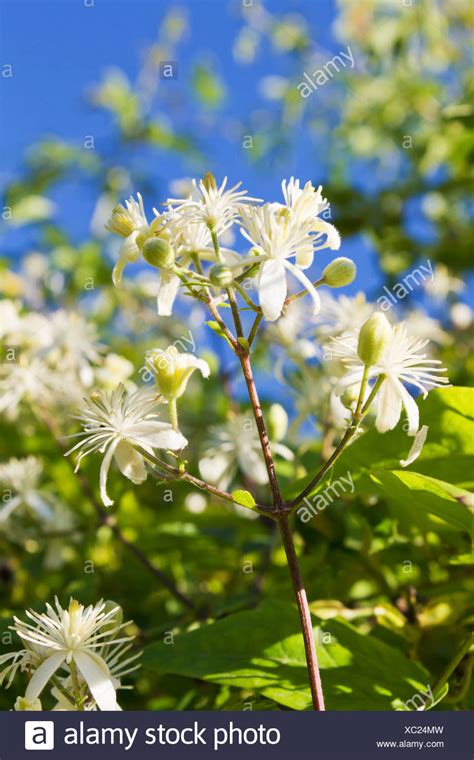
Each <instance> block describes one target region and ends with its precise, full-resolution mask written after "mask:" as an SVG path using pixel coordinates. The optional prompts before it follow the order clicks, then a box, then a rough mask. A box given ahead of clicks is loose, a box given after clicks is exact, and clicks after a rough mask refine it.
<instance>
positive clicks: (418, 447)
mask: <svg viewBox="0 0 474 760" xmlns="http://www.w3.org/2000/svg"><path fill="white" fill-rule="evenodd" d="M428 429H429V428H428V425H423V426H422V427H421V428H420V429H419V431H418V433H417V434H416V436H415V440H414V441H413V444H412V447H411V449H410V451H409V452H408V456H407V458H406V459H400V464H401V466H402V467H408V465H409V464H412V463H413V462H414V461H415V459H418V457H419V456H420V454H421V452H422V450H423V446H424V445H425V441H426V436H427V435H428Z"/></svg>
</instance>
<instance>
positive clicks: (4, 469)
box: [0, 456, 54, 525]
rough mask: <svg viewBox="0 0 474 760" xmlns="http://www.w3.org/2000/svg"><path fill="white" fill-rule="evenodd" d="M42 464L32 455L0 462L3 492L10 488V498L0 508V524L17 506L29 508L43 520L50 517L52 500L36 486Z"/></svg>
mask: <svg viewBox="0 0 474 760" xmlns="http://www.w3.org/2000/svg"><path fill="white" fill-rule="evenodd" d="M42 471H43V466H42V464H41V462H40V461H39V459H37V458H36V457H33V456H29V457H25V458H24V459H17V458H16V457H12V458H11V459H10V460H9V461H8V462H4V463H3V464H0V483H1V484H2V485H3V487H4V493H5V492H6V491H9V490H11V491H12V492H13V493H12V496H11V498H10V499H9V500H8V501H6V502H5V499H4V504H3V506H2V507H1V508H0V525H1V524H2V523H4V522H5V521H6V520H7V519H8V518H9V517H10V515H11V514H12V513H13V512H14V511H15V510H16V509H18V507H26V508H27V509H31V510H32V511H33V512H34V513H35V514H37V515H38V517H40V518H41V519H43V520H50V519H51V517H52V514H53V513H52V506H53V505H54V500H52V499H51V497H50V496H49V495H48V494H47V493H45V492H44V491H42V490H40V489H39V488H38V483H39V479H40V477H41V474H42Z"/></svg>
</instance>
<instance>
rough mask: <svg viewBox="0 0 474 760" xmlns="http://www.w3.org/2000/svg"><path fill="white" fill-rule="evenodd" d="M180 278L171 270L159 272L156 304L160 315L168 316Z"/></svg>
mask: <svg viewBox="0 0 474 760" xmlns="http://www.w3.org/2000/svg"><path fill="white" fill-rule="evenodd" d="M180 282H181V280H180V279H179V277H178V276H177V275H176V274H173V273H172V272H164V271H162V272H161V275H160V285H159V289H158V297H157V306H158V314H159V315H160V317H169V316H171V313H172V311H173V304H174V302H175V298H176V295H177V293H178V290H179V284H180Z"/></svg>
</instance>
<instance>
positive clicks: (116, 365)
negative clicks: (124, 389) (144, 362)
mask: <svg viewBox="0 0 474 760" xmlns="http://www.w3.org/2000/svg"><path fill="white" fill-rule="evenodd" d="M134 371H135V368H134V366H133V364H132V362H131V361H129V360H128V359H126V358H125V357H124V356H120V355H119V354H114V353H110V354H107V356H106V357H105V359H104V361H103V363H102V365H101V366H100V367H98V369H96V371H95V376H96V378H97V382H98V383H99V385H101V386H103V387H104V388H105V389H106V390H108V391H112V390H113V389H114V388H116V387H117V385H119V384H120V383H124V384H126V381H128V380H129V378H130V376H131V375H133V373H134ZM127 385H128V384H127ZM132 385H133V384H132V383H130V387H131V386H132Z"/></svg>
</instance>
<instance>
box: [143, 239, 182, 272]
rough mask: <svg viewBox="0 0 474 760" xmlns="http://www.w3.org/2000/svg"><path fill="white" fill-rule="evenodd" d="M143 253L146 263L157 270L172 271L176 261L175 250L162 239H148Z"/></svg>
mask: <svg viewBox="0 0 474 760" xmlns="http://www.w3.org/2000/svg"><path fill="white" fill-rule="evenodd" d="M142 253H143V258H144V259H145V261H147V262H148V263H149V264H151V266H152V267H156V268H157V269H172V268H173V265H174V263H175V260H176V256H175V252H174V250H173V248H172V247H171V245H170V244H169V243H168V241H167V240H165V239H164V238H161V237H151V238H148V240H147V241H146V243H145V244H144V246H143V250H142Z"/></svg>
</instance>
